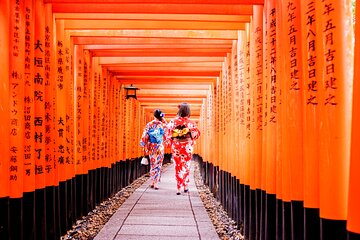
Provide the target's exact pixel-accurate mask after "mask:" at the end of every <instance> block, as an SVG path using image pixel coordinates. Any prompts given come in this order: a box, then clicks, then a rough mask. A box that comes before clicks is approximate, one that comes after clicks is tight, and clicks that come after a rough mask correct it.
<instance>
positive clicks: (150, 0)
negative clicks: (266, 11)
mask: <svg viewBox="0 0 360 240" xmlns="http://www.w3.org/2000/svg"><path fill="white" fill-rule="evenodd" d="M44 2H45V3H73V2H74V1H73V0H44ZM75 2H76V3H99V0H76V1H75ZM131 2H132V3H136V4H140V5H142V4H158V5H159V4H179V3H183V4H187V3H195V4H237V5H238V4H242V5H254V4H255V5H256V4H264V0H131ZM101 3H105V4H108V3H121V4H124V3H125V4H126V3H129V0H102V1H101Z"/></svg>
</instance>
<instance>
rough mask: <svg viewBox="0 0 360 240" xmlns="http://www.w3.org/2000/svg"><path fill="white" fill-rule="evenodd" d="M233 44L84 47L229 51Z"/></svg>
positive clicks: (92, 47) (95, 47) (89, 46)
mask: <svg viewBox="0 0 360 240" xmlns="http://www.w3.org/2000/svg"><path fill="white" fill-rule="evenodd" d="M231 46H232V45H231V44H175V43H173V44H163V43H158V44H148V43H144V44H136V45H132V44H131V45H125V44H121V45H119V44H114V45H111V44H110V45H98V44H93V45H84V49H89V50H114V49H115V50H118V51H124V52H125V51H129V52H131V51H148V52H150V51H169V50H181V51H215V50H217V51H224V50H225V51H228V50H231Z"/></svg>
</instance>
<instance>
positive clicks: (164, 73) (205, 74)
mask: <svg viewBox="0 0 360 240" xmlns="http://www.w3.org/2000/svg"><path fill="white" fill-rule="evenodd" d="M113 74H114V76H115V77H119V76H123V77H128V76H182V77H184V76H188V77H200V76H201V77H219V76H220V71H196V72H195V71H190V72H185V71H156V72H155V71H137V72H133V71H130V72H125V71H116V72H113Z"/></svg>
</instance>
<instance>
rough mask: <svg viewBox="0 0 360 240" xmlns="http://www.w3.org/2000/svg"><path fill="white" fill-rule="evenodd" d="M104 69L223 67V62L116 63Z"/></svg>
mask: <svg viewBox="0 0 360 240" xmlns="http://www.w3.org/2000/svg"><path fill="white" fill-rule="evenodd" d="M103 66H104V67H117V68H129V69H131V68H133V67H200V68H201V67H214V68H218V67H222V62H146V63H142V62H140V63H134V62H132V63H115V64H103Z"/></svg>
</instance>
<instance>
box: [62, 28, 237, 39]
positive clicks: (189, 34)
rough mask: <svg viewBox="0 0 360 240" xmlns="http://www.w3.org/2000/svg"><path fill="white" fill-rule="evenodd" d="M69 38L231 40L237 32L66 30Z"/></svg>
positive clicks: (235, 37)
mask: <svg viewBox="0 0 360 240" xmlns="http://www.w3.org/2000/svg"><path fill="white" fill-rule="evenodd" d="M68 31H69V33H70V36H82V37H85V36H87V37H94V36H95V37H101V36H103V37H141V38H188V39H231V40H236V39H237V37H238V31H237V30H206V31H205V30H204V31H202V30H100V29H99V30H68Z"/></svg>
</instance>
